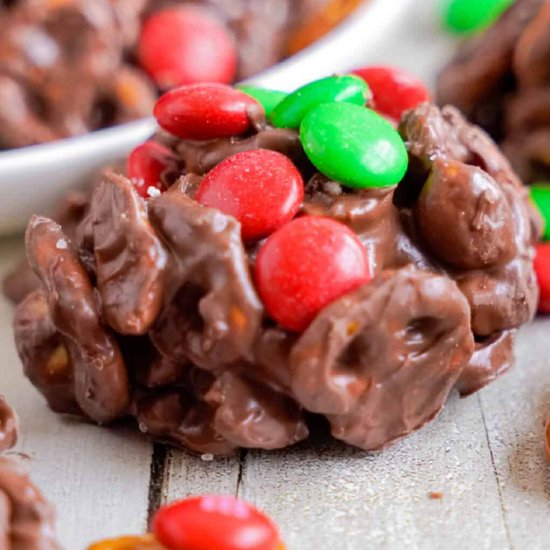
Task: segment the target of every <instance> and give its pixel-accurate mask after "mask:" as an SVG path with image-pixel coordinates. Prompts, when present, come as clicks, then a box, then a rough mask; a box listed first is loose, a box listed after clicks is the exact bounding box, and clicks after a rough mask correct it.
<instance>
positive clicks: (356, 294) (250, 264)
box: [15, 84, 538, 550]
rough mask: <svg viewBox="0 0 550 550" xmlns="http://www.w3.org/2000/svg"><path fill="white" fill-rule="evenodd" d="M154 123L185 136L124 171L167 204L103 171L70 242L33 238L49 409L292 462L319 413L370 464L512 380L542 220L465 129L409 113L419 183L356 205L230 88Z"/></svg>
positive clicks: (49, 235) (34, 361)
mask: <svg viewBox="0 0 550 550" xmlns="http://www.w3.org/2000/svg"><path fill="white" fill-rule="evenodd" d="M400 99H403V101H404V100H405V99H404V98H400ZM394 107H395V108H396V109H397V108H399V109H400V108H402V105H400V104H399V101H397V102H395V105H394ZM355 108H356V109H361V108H362V107H360V106H357V107H354V109H355ZM321 111H322V110H321ZM156 115H157V117H158V119H159V122H160V124H161V126H162V127H163V128H164V130H165V131H171V132H172V134H173V135H172V136H166V133H165V132H163V133H162V134H160V135H159V136H158V137H156V138H153V140H152V141H151V142H148V144H146V145H145V146H144V147H143V148H142V149H138V150H137V152H134V154H133V158H132V159H130V162H129V168H130V170H129V171H130V172H132V171H133V172H132V173H133V174H134V176H133V177H134V179H135V178H136V177H142V178H143V179H144V180H145V179H147V178H149V181H150V182H155V181H160V182H161V184H162V185H158V186H157V187H156V191H155V192H153V193H148V196H145V197H144V196H143V194H141V196H140V193H139V192H138V188H136V186H135V182H132V181H130V180H128V179H127V178H125V177H124V176H122V175H116V174H113V173H112V172H107V173H106V174H105V175H104V176H103V178H102V179H101V180H100V181H99V182H98V183H96V185H95V187H94V190H93V193H92V196H91V199H90V201H89V204H88V207H87V208H86V211H85V212H84V213H81V215H82V219H81V222H80V224H78V226H77V227H76V229H75V228H74V225H73V224H70V225H68V226H67V229H68V232H69V233H70V236H68V235H66V234H65V233H64V232H63V230H62V228H61V227H60V226H59V225H58V224H56V223H54V222H52V221H51V220H46V219H43V218H35V219H33V220H32V222H31V224H30V226H29V229H28V232H27V248H28V254H29V259H30V261H31V264H32V265H33V267H34V268H35V270H36V271H37V273H38V275H39V278H40V280H41V282H42V285H41V288H38V289H37V290H36V291H35V292H34V293H32V294H30V295H29V296H28V297H27V298H26V299H25V300H24V301H23V302H22V303H21V304H20V305H19V308H18V311H17V313H16V317H15V337H16V342H17V346H18V350H19V353H20V356H21V358H22V360H23V363H24V368H25V372H26V373H27V374H28V376H29V378H30V379H31V381H32V382H33V383H34V384H35V385H36V386H37V387H38V388H39V389H40V391H41V392H42V393H43V394H44V395H45V396H46V398H47V400H48V402H49V403H50V405H51V406H52V407H54V408H55V409H56V410H58V411H61V412H71V413H74V412H75V411H76V412H78V411H80V413H81V414H84V415H85V416H87V417H89V418H92V419H93V420H96V421H97V422H99V423H104V422H109V421H112V420H115V419H117V418H121V417H124V416H128V415H130V416H133V417H135V418H136V419H137V422H138V423H139V427H140V429H141V430H142V431H143V432H145V433H148V434H149V435H150V436H151V437H153V438H155V439H157V440H161V441H165V442H170V443H172V444H175V445H179V446H185V447H188V448H190V449H192V450H194V451H197V452H201V453H205V452H211V453H215V454H228V453H232V452H234V451H235V450H236V449H237V448H239V447H245V448H262V449H277V448H282V447H286V446H288V445H292V444H294V443H296V442H298V441H300V440H302V439H304V438H306V437H307V436H308V423H309V422H310V420H311V418H312V414H313V415H315V414H316V415H323V416H324V417H325V418H326V419H327V420H328V423H329V424H330V428H331V432H332V434H333V436H334V437H336V438H338V439H341V440H343V441H346V442H348V443H350V444H352V445H355V446H358V447H361V448H363V449H367V450H369V449H378V448H381V447H383V446H385V445H387V444H389V443H391V442H393V441H396V440H398V439H400V438H402V437H404V436H406V435H407V434H409V433H410V432H412V431H413V430H416V429H418V428H420V427H421V426H422V425H424V424H425V423H426V422H428V421H430V420H431V419H432V418H434V417H435V416H436V415H437V414H438V412H439V411H440V410H441V408H442V407H443V406H444V404H445V402H446V399H447V397H448V395H449V393H450V392H451V391H452V389H453V388H455V387H456V388H457V389H458V390H459V391H460V392H461V393H462V394H463V395H467V394H469V393H472V392H474V391H476V390H478V389H479V388H481V387H483V386H484V385H485V384H487V383H489V382H491V381H492V380H493V379H495V378H496V377H497V376H499V375H500V374H501V373H503V372H504V371H506V370H507V369H508V368H509V367H510V366H511V364H512V362H513V348H512V345H513V341H514V336H515V332H516V330H517V328H518V327H519V326H521V325H522V324H523V323H525V322H527V321H528V320H529V319H531V318H532V316H533V314H534V311H535V308H536V303H537V286H536V280H535V275H534V270H533V263H532V259H533V255H534V242H535V241H536V239H537V237H538V229H537V227H538V226H537V223H536V216H535V214H534V213H533V211H532V208H531V205H530V203H529V201H528V197H527V195H526V193H525V191H524V189H523V188H522V186H521V184H520V182H519V180H518V179H517V177H516V176H515V174H514V173H513V172H512V170H511V169H510V167H509V165H508V163H507V161H506V160H505V159H504V158H503V156H502V155H501V153H500V152H499V151H498V149H497V148H496V146H495V145H494V143H493V142H491V140H490V139H489V138H488V137H487V136H486V135H485V134H484V133H483V132H482V131H480V130H479V129H478V128H476V127H474V126H471V125H470V124H468V123H467V122H466V121H465V120H464V119H463V118H462V117H461V116H460V114H459V113H458V112H457V111H456V110H455V109H453V108H451V107H445V108H443V109H442V110H439V109H438V108H436V107H434V106H433V105H430V104H428V103H422V104H420V105H418V106H416V107H415V108H414V109H412V110H409V111H407V112H406V113H405V114H404V116H403V118H402V120H401V124H400V126H399V132H400V134H401V138H402V140H403V141H404V142H405V145H406V147H407V150H408V156H409V166H408V169H407V171H406V173H405V176H404V178H403V179H402V181H401V182H399V184H398V185H396V186H395V185H394V186H390V187H382V188H376V187H373V188H368V187H366V188H361V189H355V188H350V187H346V186H345V185H344V184H342V183H340V182H338V181H333V180H331V179H330V178H328V177H327V176H326V175H325V174H322V173H320V172H319V171H317V170H316V169H315V167H314V166H313V165H312V163H311V162H310V161H309V160H308V157H307V155H306V154H305V152H304V149H303V147H302V143H301V139H304V138H303V136H302V138H301V137H300V136H299V134H298V132H297V131H296V130H293V129H277V128H273V127H272V126H271V125H270V124H269V123H268V121H266V119H265V116H264V113H263V110H262V108H261V107H260V106H259V104H257V103H256V101H255V100H253V99H251V98H249V97H248V96H246V95H245V94H243V93H242V92H240V91H237V90H233V89H232V88H229V87H227V86H223V85H219V84H217V85H212V84H206V85H194V86H189V87H184V88H181V89H177V90H174V91H173V92H170V93H168V94H167V95H166V96H165V97H163V98H162V99H161V100H160V101H159V103H158V104H157V108H156ZM388 128H389V130H388ZM390 130H391V131H393V130H392V129H391V127H389V126H388V125H387V124H386V125H385V126H384V131H388V132H389V131H390ZM321 137H322V136H321ZM393 137H395V139H396V140H397V141H399V139H400V138H399V136H397V135H396V136H392V138H393ZM335 139H339V138H337V137H335ZM161 143H162V144H163V145H160V144H161ZM399 143H400V142H399ZM333 145H336V146H341V147H346V146H347V145H349V143H348V142H345V141H344V142H343V143H335V144H333ZM354 150H358V151H359V150H360V148H359V149H354ZM152 152H155V154H156V153H159V152H162V155H161V156H160V157H157V156H155V157H154V158H153V157H148V156H147V155H149V154H151V153H152ZM371 153H372V154H371V156H370V157H369V159H371V160H372V159H375V158H376V151H372V152H371ZM142 154H143V155H144V157H145V160H144V161H143V162H141V161H142V160H143V159H142V157H141V156H140V155H142ZM336 158H337V157H336ZM159 159H160V161H159ZM152 160H154V162H152ZM157 161H159V162H157ZM165 167H166V169H168V168H171V169H172V168H175V170H176V172H177V173H176V174H175V175H174V174H172V176H171V179H170V178H169V177H168V176H167V174H166V170H165V169H164V168H165ZM138 168H139V170H138ZM140 170H141V174H142V176H139V173H140ZM178 174H179V178H177V179H176V180H175V181H173V180H174V177H177V175H178ZM130 175H132V174H130ZM375 183H376V182H375ZM60 258H61V259H62V261H61V262H60V261H59V259H60ZM306 413H309V414H306ZM197 548H200V550H203V547H200V546H199V547H197ZM205 548H206V547H205ZM261 548H262V550H263V547H261ZM267 548H269V546H266V549H267ZM269 550H271V549H270V548H269Z"/></svg>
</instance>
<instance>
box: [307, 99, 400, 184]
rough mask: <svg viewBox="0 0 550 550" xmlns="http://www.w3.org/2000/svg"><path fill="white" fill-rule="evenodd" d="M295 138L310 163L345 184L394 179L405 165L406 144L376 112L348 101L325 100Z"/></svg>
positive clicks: (395, 179)
mask: <svg viewBox="0 0 550 550" xmlns="http://www.w3.org/2000/svg"><path fill="white" fill-rule="evenodd" d="M300 139H301V141H302V146H303V147H304V151H305V152H306V155H307V156H308V158H309V160H310V161H311V162H312V163H313V165H314V166H315V167H316V168H317V169H318V170H319V171H320V172H322V173H323V174H325V175H326V176H328V177H329V178H332V179H334V180H336V181H339V182H340V183H342V184H344V185H347V186H349V187H355V188H364V187H386V186H389V185H394V184H396V183H398V182H399V181H400V180H401V178H402V177H403V175H404V174H405V171H406V170H407V165H408V155H407V149H406V148H405V144H404V143H403V140H402V139H401V136H400V135H399V134H398V133H397V131H396V130H395V128H394V127H393V126H392V125H391V124H390V123H389V122H388V121H387V120H385V119H384V118H382V117H381V116H380V115H378V114H377V113H375V112H374V111H372V110H371V109H367V108H365V107H359V106H358V105H351V104H349V103H325V104H323V105H319V106H317V107H315V109H312V110H311V111H310V112H309V113H308V114H307V115H306V116H305V118H304V120H303V121H302V125H301V128H300Z"/></svg>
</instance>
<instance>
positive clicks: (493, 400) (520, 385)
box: [479, 318, 550, 550]
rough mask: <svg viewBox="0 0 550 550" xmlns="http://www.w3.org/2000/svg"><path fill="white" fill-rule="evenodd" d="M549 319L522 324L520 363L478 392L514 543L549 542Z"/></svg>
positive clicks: (532, 548)
mask: <svg viewBox="0 0 550 550" xmlns="http://www.w3.org/2000/svg"><path fill="white" fill-rule="evenodd" d="M549 335H550V319H548V318H539V319H537V321H536V322H535V323H533V324H532V325H531V326H529V327H526V328H524V329H523V330H522V331H521V333H520V336H519V339H518V344H517V347H516V355H517V364H516V367H515V368H514V370H513V371H512V372H511V373H510V374H509V375H508V376H505V377H503V378H501V379H500V380H498V381H497V382H495V383H494V384H492V385H491V386H489V387H488V388H486V389H485V390H484V391H482V392H481V393H480V394H479V398H480V402H481V405H482V409H483V414H484V417H485V422H486V425H487V433H488V437H489V441H490V444H491V449H492V452H493V457H494V463H495V468H496V472H497V475H498V481H499V485H500V487H501V493H502V502H503V508H504V513H505V520H506V525H507V527H508V530H509V533H510V539H511V542H512V546H513V548H515V549H522V548H528V549H529V550H539V549H540V550H543V549H544V550H545V549H548V548H550V529H549V527H548V525H549V519H550V465H549V464H548V463H547V461H546V460H545V457H544V447H543V445H544V443H543V436H544V422H545V420H546V419H547V418H549V417H550V337H549Z"/></svg>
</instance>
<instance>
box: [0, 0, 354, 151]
mask: <svg viewBox="0 0 550 550" xmlns="http://www.w3.org/2000/svg"><path fill="white" fill-rule="evenodd" d="M335 4H338V5H335ZM340 4H341V2H338V3H335V2H329V1H328V0H300V1H295V0H294V1H293V0H162V1H161V0H63V1H61V2H59V1H52V0H12V1H4V2H0V28H1V29H2V32H1V33H0V149H3V148H13V147H22V146H25V145H32V144H35V143H42V142H46V141H51V140H55V139H59V138H63V137H67V136H73V135H78V134H83V133H86V132H89V131H92V130H96V129H98V128H104V127H107V126H112V125H115V124H118V123H121V122H126V121H128V120H132V119H135V118H139V117H142V116H147V115H149V114H150V112H151V109H152V107H153V104H154V101H155V99H156V96H157V92H158V89H162V90H164V89H167V88H169V87H172V86H174V85H178V84H187V83H189V82H198V81H208V82H224V83H227V82H232V81H234V80H235V79H240V78H244V77H246V76H249V75H251V74H255V73H257V72H258V71H260V70H261V69H264V68H266V67H268V66H270V65H272V64H273V63H275V62H277V61H278V60H279V59H281V58H282V57H284V56H285V55H287V54H288V53H291V52H292V51H294V50H295V49H296V48H297V47H299V46H300V42H301V41H302V40H305V41H306V42H305V43H307V41H309V40H310V39H311V40H313V39H314V38H316V37H317V36H316V35H315V36H310V38H309V39H308V38H307V36H306V34H307V35H308V36H309V35H311V34H312V33H311V30H312V29H309V30H308V27H307V25H309V23H312V22H313V21H314V20H315V18H316V17H318V16H320V14H332V16H331V17H332V19H334V21H332V20H331V21H330V23H331V24H335V23H336V22H338V21H339V20H340V19H341V18H343V17H344V16H346V15H348V13H349V12H350V11H351V10H352V9H353V8H354V7H356V5H357V4H358V1H357V0H352V1H351V2H347V3H345V5H340ZM327 10H328V11H327ZM328 27H330V25H328ZM328 27H327V25H325V28H324V31H327V30H328ZM317 30H319V29H317ZM300 37H301V38H300ZM305 43H304V44H303V45H305ZM289 44H290V45H289Z"/></svg>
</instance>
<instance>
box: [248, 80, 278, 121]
mask: <svg viewBox="0 0 550 550" xmlns="http://www.w3.org/2000/svg"><path fill="white" fill-rule="evenodd" d="M237 88H238V89H239V90H241V92H244V93H245V94H246V95H248V96H250V97H252V98H254V99H255V100H256V101H257V102H258V103H259V104H260V105H261V106H262V107H263V108H264V111H265V116H266V117H267V118H269V117H270V116H271V114H272V113H273V109H275V107H276V106H277V105H278V104H279V103H280V102H281V101H282V100H283V99H284V98H285V97H287V96H288V94H287V93H286V92H280V91H279V90H270V89H268V88H260V87H258V86H250V85H248V84H241V85H239V86H237Z"/></svg>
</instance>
